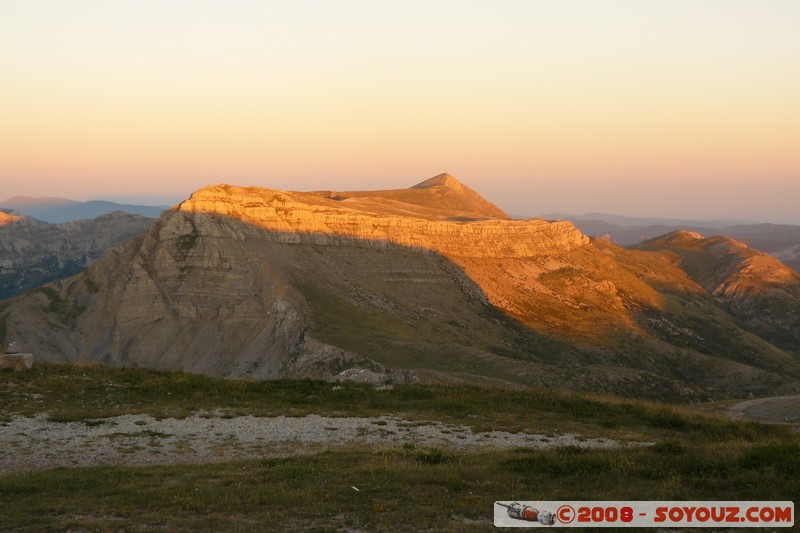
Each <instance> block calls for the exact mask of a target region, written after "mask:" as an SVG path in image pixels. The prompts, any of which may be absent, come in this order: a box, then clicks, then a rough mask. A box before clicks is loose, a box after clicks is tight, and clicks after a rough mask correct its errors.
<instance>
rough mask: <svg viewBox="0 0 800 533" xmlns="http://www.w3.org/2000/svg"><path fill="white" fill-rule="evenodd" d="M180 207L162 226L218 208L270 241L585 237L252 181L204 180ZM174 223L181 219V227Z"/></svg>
mask: <svg viewBox="0 0 800 533" xmlns="http://www.w3.org/2000/svg"><path fill="white" fill-rule="evenodd" d="M178 212H179V213H182V214H185V215H187V216H186V217H184V218H183V219H181V218H180V217H177V218H175V219H174V223H173V221H170V222H171V223H170V224H169V230H170V231H178V232H181V231H183V233H186V232H191V222H190V221H193V222H194V223H195V224H203V222H202V220H203V216H204V215H209V216H210V217H215V216H220V215H221V216H224V217H228V218H233V219H236V220H240V221H243V222H246V223H248V224H250V225H252V226H253V227H254V228H260V229H263V230H266V231H267V233H262V236H264V237H265V238H268V239H270V240H272V241H274V242H284V243H292V244H316V245H337V244H338V245H346V246H367V247H386V246H390V245H399V246H403V247H407V248H414V249H419V250H429V251H432V252H436V253H439V254H442V255H445V256H447V257H493V258H504V257H507V258H524V257H534V256H541V255H554V254H556V255H557V254H560V253H564V252H568V251H570V250H573V249H574V248H577V247H579V246H582V245H585V244H587V243H588V242H589V239H588V238H587V237H586V236H584V235H583V234H581V233H580V232H579V231H578V230H576V229H575V227H574V226H573V225H572V224H571V223H569V222H546V221H544V220H537V219H534V220H496V219H495V220H478V221H448V220H430V219H427V218H422V217H414V216H397V215H391V214H382V213H380V214H373V213H368V212H367V213H365V212H364V211H360V210H357V209H355V208H353V207H350V206H349V205H347V203H346V202H339V201H335V200H330V199H326V198H320V197H318V196H316V195H312V194H302V193H287V192H282V191H273V190H269V189H260V188H254V187H231V186H228V185H218V186H214V187H206V188H204V189H201V190H200V191H198V192H196V193H194V194H193V195H192V197H191V198H190V199H189V200H187V201H185V202H183V203H182V204H180V205H179V207H178ZM180 226H183V228H182V229H181V228H180Z"/></svg>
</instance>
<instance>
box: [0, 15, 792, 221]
mask: <svg viewBox="0 0 800 533" xmlns="http://www.w3.org/2000/svg"><path fill="white" fill-rule="evenodd" d="M0 7H2V8H3V9H2V13H3V17H2V20H0V68H2V72H3V84H2V85H0V116H3V122H4V127H3V128H2V130H0V183H1V184H2V185H1V186H0V199H4V198H7V197H11V196H16V195H29V196H59V197H65V198H71V199H76V200H89V199H105V200H112V201H119V202H121V203H127V202H133V203H138V201H136V200H135V199H136V198H142V197H149V198H151V202H154V203H151V205H158V204H160V203H161V202H157V201H156V200H157V199H159V198H160V199H163V200H167V201H166V203H167V204H172V203H175V202H177V201H180V200H182V199H184V198H186V197H188V195H189V194H191V192H193V191H194V190H197V189H199V188H201V187H203V186H206V185H211V184H217V183H231V184H236V185H256V186H263V187H270V188H275V189H292V190H313V189H339V190H348V189H349V190H363V189H388V188H404V187H409V186H411V185H413V184H415V183H417V182H419V181H422V180H424V179H426V178H429V177H431V176H433V175H436V174H438V173H440V172H449V173H451V174H453V175H455V176H456V177H458V178H459V179H460V180H462V181H463V182H464V183H466V184H467V185H469V186H470V187H472V188H474V189H475V190H477V191H478V192H480V193H481V194H482V195H484V196H485V197H486V198H487V199H488V200H490V201H492V202H493V203H495V204H497V205H498V206H499V207H500V208H501V209H503V210H505V211H506V212H508V213H514V214H526V215H536V214H544V213H554V212H561V213H568V214H585V213H590V212H603V213H612V214H618V215H624V216H633V217H654V218H665V217H669V218H685V219H699V220H704V219H705V220H709V219H721V218H725V219H728V218H732V219H745V220H753V221H758V222H762V221H763V222H775V223H794V224H800V210H798V209H797V207H796V203H797V198H800V150H798V146H797V144H798V139H800V96H798V95H800V32H797V31H796V24H797V21H798V20H800V2H794V1H791V0H771V1H770V0H766V1H752V0H709V1H706V2H702V3H700V2H693V1H688V0H676V1H670V2H638V1H634V0H618V1H605V2H602V1H590V0H586V1H576V2H573V3H569V4H567V3H565V2H561V1H541V2H520V1H511V0H508V1H498V2H491V3H489V2H465V1H461V2H455V1H447V0H441V1H432V2H431V1H424V2H423V1H413V0H412V1H407V2H380V3H363V2H356V1H344V0H340V1H331V2H324V3H320V2H313V1H310V0H306V1H298V2H294V3H291V4H286V3H279V2H265V1H255V0H232V1H230V2H225V3H222V2H215V1H213V0H195V1H193V2H185V1H177V0H176V1H171V2H158V3H151V2H133V1H127V0H117V1H109V2H97V1H92V0H76V1H74V2H52V1H47V0H29V1H27V2H9V1H7V0H0Z"/></svg>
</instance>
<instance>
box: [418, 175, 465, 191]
mask: <svg viewBox="0 0 800 533" xmlns="http://www.w3.org/2000/svg"><path fill="white" fill-rule="evenodd" d="M431 187H448V188H450V189H454V190H457V191H459V190H461V189H462V188H463V187H464V186H463V185H462V184H461V182H460V181H458V179H456V177H455V176H453V175H451V174H448V173H447V172H444V173H442V174H439V175H438V176H434V177H432V178H430V179H427V180H425V181H423V182H422V183H417V184H416V185H414V186H413V187H411V189H430V188H431Z"/></svg>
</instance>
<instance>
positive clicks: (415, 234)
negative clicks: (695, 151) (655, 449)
mask: <svg viewBox="0 0 800 533" xmlns="http://www.w3.org/2000/svg"><path fill="white" fill-rule="evenodd" d="M687 238H693V239H694V238H696V236H688V237H687ZM693 253H694V252H693ZM696 253H697V254H700V256H703V257H705V256H708V257H709V258H712V257H715V256H714V253H715V252H714V251H712V250H710V249H701V250H699V251H697V252H696ZM710 260H711V259H709V261H710ZM684 267H685V265H682V263H681V262H680V261H678V260H676V259H675V256H674V255H670V253H669V252H667V251H665V250H662V249H637V250H631V249H626V248H621V247H619V246H616V245H614V244H611V243H608V242H606V241H602V240H593V239H589V238H587V237H586V236H584V235H583V234H581V233H580V232H579V231H578V230H577V229H575V227H574V226H573V225H572V224H570V223H568V222H548V221H545V220H538V219H532V220H512V219H510V218H509V217H508V216H507V215H506V214H505V213H503V212H502V211H501V210H500V209H498V208H497V207H496V206H494V205H492V204H491V203H490V202H488V201H486V200H485V199H484V198H482V197H481V196H480V195H479V194H478V193H477V192H475V191H473V190H472V189H470V188H468V187H467V186H465V185H463V184H461V183H460V182H459V181H458V180H457V179H456V178H454V177H452V176H450V175H447V174H442V175H439V176H436V177H434V178H432V179H430V180H426V181H424V182H422V183H420V184H418V185H416V186H414V187H411V188H409V189H400V190H389V191H350V192H346V191H345V192H335V191H314V192H289V191H277V190H271V189H264V188H257V187H235V186H230V185H216V186H211V187H206V188H204V189H201V190H199V191H197V192H195V193H194V194H193V195H192V196H191V197H190V198H189V199H187V200H186V201H184V202H183V203H181V204H179V205H178V206H176V207H175V208H174V209H172V210H169V211H166V212H165V213H164V214H163V215H162V216H161V218H160V219H159V220H158V221H157V222H156V223H155V224H154V225H153V226H152V227H151V228H150V229H149V230H148V232H147V233H146V234H144V235H143V236H140V237H138V238H135V239H133V240H131V241H128V242H127V243H125V244H123V245H121V246H119V247H118V248H115V249H114V250H112V251H110V252H109V253H107V254H106V255H104V256H103V257H102V258H101V259H99V260H98V261H96V262H95V263H93V264H92V265H91V266H90V267H89V268H88V269H87V270H86V271H85V272H83V273H81V274H79V275H77V276H74V277H72V278H69V279H66V280H63V281H60V282H55V283H52V284H49V285H45V286H43V287H41V288H39V289H36V290H34V291H31V292H29V293H27V294H24V295H22V296H19V297H16V298H14V299H11V300H7V301H5V302H3V303H2V304H0V337H3V338H4V339H11V340H19V341H20V342H21V343H23V344H24V345H25V346H26V347H28V348H29V349H30V350H31V351H32V352H35V353H36V354H37V357H39V358H41V359H45V360H55V361H87V362H99V363H104V364H109V365H120V366H145V367H154V368H164V369H182V370H188V371H193V372H202V373H208V374H213V375H221V376H251V377H254V378H275V377H281V376H292V377H320V378H337V377H347V376H360V375H368V376H370V380H371V381H373V382H379V383H386V382H398V381H409V380H414V381H423V382H424V381H436V382H446V383H452V382H474V383H491V384H499V385H502V386H508V387H524V386H528V385H543V386H552V387H565V388H572V389H580V390H591V391H596V392H614V393H618V394H626V395H634V396H640V397H652V398H662V399H672V400H688V399H693V400H694V399H710V398H723V397H728V396H732V395H741V394H745V393H749V392H765V391H769V392H775V391H776V390H777V391H787V392H788V391H794V390H797V380H798V376H800V346H799V345H798V342H797V341H796V340H795V339H794V337H792V335H791V334H790V333H789V330H790V329H791V328H792V327H793V324H794V322H792V319H791V317H790V315H786V316H787V317H789V318H787V319H786V320H787V321H782V320H771V321H770V322H769V324H770V328H769V329H765V328H763V327H761V326H762V324H760V323H758V324H757V323H755V322H749V321H747V320H743V319H742V315H741V314H739V311H738V310H737V308H736V305H735V304H734V302H732V301H730V300H726V299H725V298H724V297H723V296H721V295H720V293H719V291H718V290H717V289H716V287H712V286H711V285H709V284H708V283H706V281H705V280H704V279H703V278H702V277H700V276H698V275H697V274H696V273H695V272H694V271H692V270H691V269H686V268H684ZM740 267H741V270H743V271H744V270H746V269H747V265H746V264H744V263H742V264H741V265H740ZM732 268H734V269H736V268H737V267H736V266H735V265H734V266H732ZM784 281H785V283H788V284H789V285H791V284H792V283H794V281H793V280H792V279H789V280H784ZM782 283H783V282H782ZM770 287H771V289H770V291H767V292H765V294H764V297H763V301H762V303H760V304H759V305H760V306H762V307H759V309H770V305H771V302H773V301H775V302H778V303H776V304H775V308H774V311H773V312H774V313H775V314H776V315H780V314H781V313H785V309H784V307H783V306H785V305H786V300H785V298H784V297H783V296H781V297H780V298H778V299H777V300H772V299H771V298H772V296H771V295H773V294H775V293H774V292H771V291H772V289H774V286H772V285H770ZM753 290H757V289H755V288H754V289H753ZM787 290H789V293H787V294H794V293H791V290H792V289H787ZM781 294H783V293H781ZM760 301H761V300H760ZM790 301H791V300H790ZM793 302H794V304H793V305H795V309H796V306H797V299H795V300H793ZM791 316H793V315H791ZM0 340H3V339H0Z"/></svg>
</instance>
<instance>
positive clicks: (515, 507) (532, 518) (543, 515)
mask: <svg viewBox="0 0 800 533" xmlns="http://www.w3.org/2000/svg"><path fill="white" fill-rule="evenodd" d="M495 504H497V505H499V506H500V507H505V508H506V510H507V511H508V516H510V517H511V518H514V519H515V520H525V521H526V522H539V523H540V524H543V525H545V526H552V525H553V524H555V523H556V515H554V514H553V513H551V512H549V511H540V510H539V509H536V508H534V507H531V506H530V505H521V504H520V503H518V502H513V503H511V504H505V503H500V502H495ZM573 515H574V513H573Z"/></svg>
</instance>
